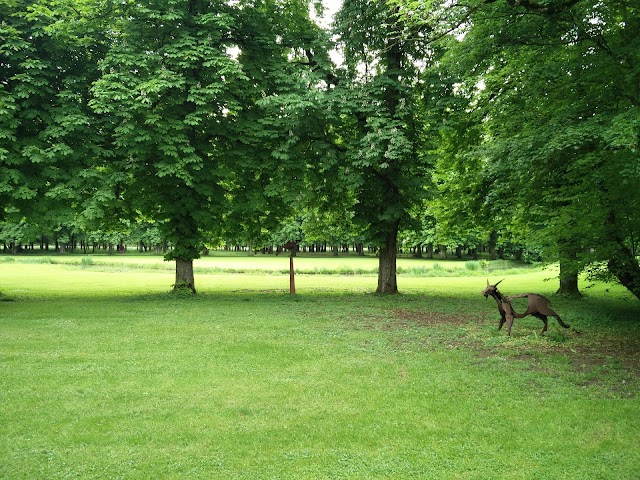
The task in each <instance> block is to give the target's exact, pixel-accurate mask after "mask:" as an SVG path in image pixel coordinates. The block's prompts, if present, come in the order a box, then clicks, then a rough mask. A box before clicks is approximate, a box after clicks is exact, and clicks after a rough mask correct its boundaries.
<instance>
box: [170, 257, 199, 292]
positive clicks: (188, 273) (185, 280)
mask: <svg viewBox="0 0 640 480" xmlns="http://www.w3.org/2000/svg"><path fill="white" fill-rule="evenodd" d="M186 288H188V289H189V290H191V292H192V293H194V294H195V293H196V284H195V280H194V278H193V259H189V260H185V259H181V258H176V283H175V284H174V285H173V291H174V292H178V291H181V290H183V289H186Z"/></svg>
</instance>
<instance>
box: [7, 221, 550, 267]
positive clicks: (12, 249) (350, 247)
mask: <svg viewBox="0 0 640 480" xmlns="http://www.w3.org/2000/svg"><path fill="white" fill-rule="evenodd" d="M328 233H331V234H330V235H327V234H328ZM291 238H293V239H295V242H296V243H297V244H298V248H297V251H301V252H305V253H307V252H308V253H330V254H333V255H335V256H338V255H340V254H342V253H352V254H358V255H365V254H377V253H378V249H379V247H378V246H377V245H375V244H371V243H368V242H367V241H366V239H365V238H364V237H363V236H362V233H361V232H359V231H358V230H357V228H356V226H355V225H352V228H351V229H348V230H346V229H342V230H341V231H339V232H338V231H336V230H334V231H333V232H327V231H324V232H323V234H322V235H318V232H317V229H316V228H314V227H309V223H308V222H306V221H305V218H304V217H296V218H291V219H289V221H288V222H286V223H284V224H283V225H281V227H280V228H279V229H278V230H276V231H274V232H268V231H263V232H262V235H261V236H260V237H256V238H253V239H246V238H218V239H210V241H208V242H205V243H204V244H203V245H202V252H203V253H206V252H208V251H209V250H211V249H222V250H226V251H242V252H246V253H248V254H249V255H252V254H256V253H258V252H260V253H263V254H274V253H275V254H278V253H281V252H283V251H284V248H283V245H284V244H285V243H287V242H288V241H290V239H291ZM490 239H491V236H490V237H489V238H488V239H487V242H482V241H481V239H478V238H473V237H468V238H466V239H464V240H463V239H447V238H444V237H440V238H439V239H437V236H436V232H435V231H431V232H429V234H428V235H426V236H424V235H423V236H419V235H418V233H417V232H415V231H401V232H400V234H399V241H398V253H400V254H409V255H412V256H414V257H417V258H423V257H424V258H434V257H438V258H448V257H450V258H470V259H478V258H479V257H480V256H482V257H483V258H489V259H497V258H500V259H504V258H505V257H509V258H513V259H515V260H520V261H522V260H531V259H534V260H540V256H539V252H537V251H535V250H534V249H530V248H527V249H525V248H524V247H522V246H520V245H512V244H502V243H490ZM0 241H1V242H2V252H3V253H5V254H18V253H61V254H63V253H83V254H90V253H107V254H116V253H125V252H127V251H129V252H130V251H132V250H133V251H135V252H138V253H151V254H155V255H166V253H167V252H168V251H170V250H171V249H172V248H173V245H172V244H170V243H169V242H167V241H166V240H164V238H163V236H162V234H161V229H160V228H159V227H158V226H157V225H154V224H150V223H146V224H143V223H134V224H132V225H128V226H125V225H123V226H122V228H121V229H120V230H118V231H110V232H107V231H101V230H96V231H90V232H86V231H79V230H77V229H76V228H75V227H74V226H72V225H68V226H62V225H59V226H57V227H56V228H53V229H48V230H43V229H42V227H41V226H39V225H33V224H28V223H27V222H26V221H21V222H19V223H12V222H3V223H1V224H0ZM295 253H296V251H294V254H295Z"/></svg>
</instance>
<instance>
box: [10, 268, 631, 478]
mask: <svg viewBox="0 0 640 480" xmlns="http://www.w3.org/2000/svg"><path fill="white" fill-rule="evenodd" d="M69 258H73V257H69ZM76 260H77V259H76ZM280 260H282V261H283V262H287V263H288V259H287V258H286V257H281V258H280ZM296 261H297V260H296ZM367 261H368V260H367ZM85 263H87V262H85ZM86 267H89V268H86ZM287 267H288V265H287ZM332 268H334V267H332ZM356 268H360V267H358V265H357V264H356ZM551 276H553V272H549V271H544V270H534V271H531V272H529V273H526V272H525V273H518V274H511V275H506V279H505V281H504V282H503V283H502V284H501V287H503V288H502V289H503V291H504V292H505V293H507V294H512V293H518V292H523V291H538V292H540V293H543V294H545V295H549V296H552V292H553V289H554V288H555V282H545V279H547V278H549V277H551ZM500 278H502V276H500V277H493V276H492V277H490V280H491V281H495V280H499V279H500ZM172 282H173V276H172V272H171V271H169V270H167V271H165V270H158V269H155V268H153V267H151V268H142V267H135V268H130V269H128V268H122V269H118V268H113V265H111V266H110V267H109V268H96V266H95V265H85V266H84V268H83V267H82V266H81V265H80V264H79V263H78V264H77V265H69V264H50V263H49V264H47V263H45V264H43V263H23V262H21V261H19V260H17V261H15V262H0V292H2V294H3V297H2V299H3V300H10V301H1V302H0V401H1V403H2V409H1V410H0V478H10V479H21V478H24V479H27V478H28V479H34V478H41V479H45V478H46V479H56V478H101V479H102V478H127V479H128V478H141V479H142V478H144V479H146V478H175V479H183V478H203V479H205V478H224V479H226V478H242V479H244V478H246V479H253V478H256V479H272V478H292V479H293V478H296V479H297V478H313V479H316V478H319V479H323V478H345V479H351V478H362V479H364V478H442V479H449V478H451V479H458V478H461V479H494V478H495V479H503V478H504V479H535V478H539V479H584V478H600V479H636V478H638V472H639V471H640V453H639V452H640V449H639V446H640V399H639V396H638V387H639V385H640V381H639V379H640V377H639V375H640V358H639V355H640V348H639V346H640V342H639V340H638V339H640V321H639V320H640V306H639V302H637V300H634V299H632V298H630V297H629V295H628V294H626V293H625V292H624V291H623V290H622V289H620V288H618V287H608V286H605V285H596V286H594V287H593V288H590V289H587V290H585V293H588V296H587V297H586V298H585V299H582V300H579V301H574V300H567V299H563V298H556V297H552V300H553V306H554V308H556V310H557V311H558V312H559V313H560V314H561V315H562V316H563V318H564V319H565V320H566V321H567V322H568V323H570V324H571V325H572V328H571V329H569V330H564V329H561V328H560V327H559V326H558V324H557V323H556V322H555V321H554V320H552V321H551V322H552V323H550V333H549V335H547V336H546V337H540V336H539V335H538V334H539V331H540V329H541V322H540V321H539V320H537V319H534V318H527V319H521V320H516V322H515V325H514V327H513V333H512V337H511V338H507V337H506V333H505V332H504V331H502V332H498V331H497V323H498V314H497V310H496V307H495V302H493V300H491V299H489V300H485V299H484V298H483V297H482V296H481V295H480V293H479V292H480V290H482V288H484V285H485V279H484V277H477V276H475V277H474V276H468V277H421V276H417V275H405V276H402V275H401V276H400V277H399V284H400V289H401V290H402V294H401V295H398V296H393V297H380V296H376V295H372V294H371V293H370V292H372V291H373V290H374V289H375V282H376V279H375V277H372V276H370V275H368V274H364V275H355V274H343V275H323V274H319V273H315V274H313V275H311V274H307V275H304V274H300V275H297V276H296V285H297V287H298V295H296V296H295V297H291V296H290V295H289V294H288V276H287V275H283V274H280V273H278V272H277V271H275V272H272V273H265V272H263V271H260V270H257V271H253V272H252V273H251V274H221V273H216V274H212V273H201V274H198V275H197V276H196V284H197V286H198V289H199V294H198V295H197V296H196V297H194V298H184V297H176V296H173V295H170V294H168V293H167V292H168V291H169V288H170V285H171V283H172ZM607 290H608V291H607Z"/></svg>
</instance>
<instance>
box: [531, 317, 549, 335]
mask: <svg viewBox="0 0 640 480" xmlns="http://www.w3.org/2000/svg"><path fill="white" fill-rule="evenodd" d="M532 315H533V316H534V317H538V318H539V319H540V320H542V321H543V322H544V327H542V331H541V332H540V335H544V334H545V333H547V328H548V327H549V321H548V320H547V316H546V315H543V314H541V313H534V314H532Z"/></svg>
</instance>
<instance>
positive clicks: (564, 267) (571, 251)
mask: <svg viewBox="0 0 640 480" xmlns="http://www.w3.org/2000/svg"><path fill="white" fill-rule="evenodd" d="M572 245H573V242H571V241H570V240H561V241H560V243H559V247H560V250H559V251H560V275H559V280H560V288H558V291H557V292H556V293H558V295H565V296H567V297H581V296H582V295H581V294H580V290H578V274H579V273H580V267H579V265H578V252H577V250H576V248H575V247H573V246H572Z"/></svg>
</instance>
